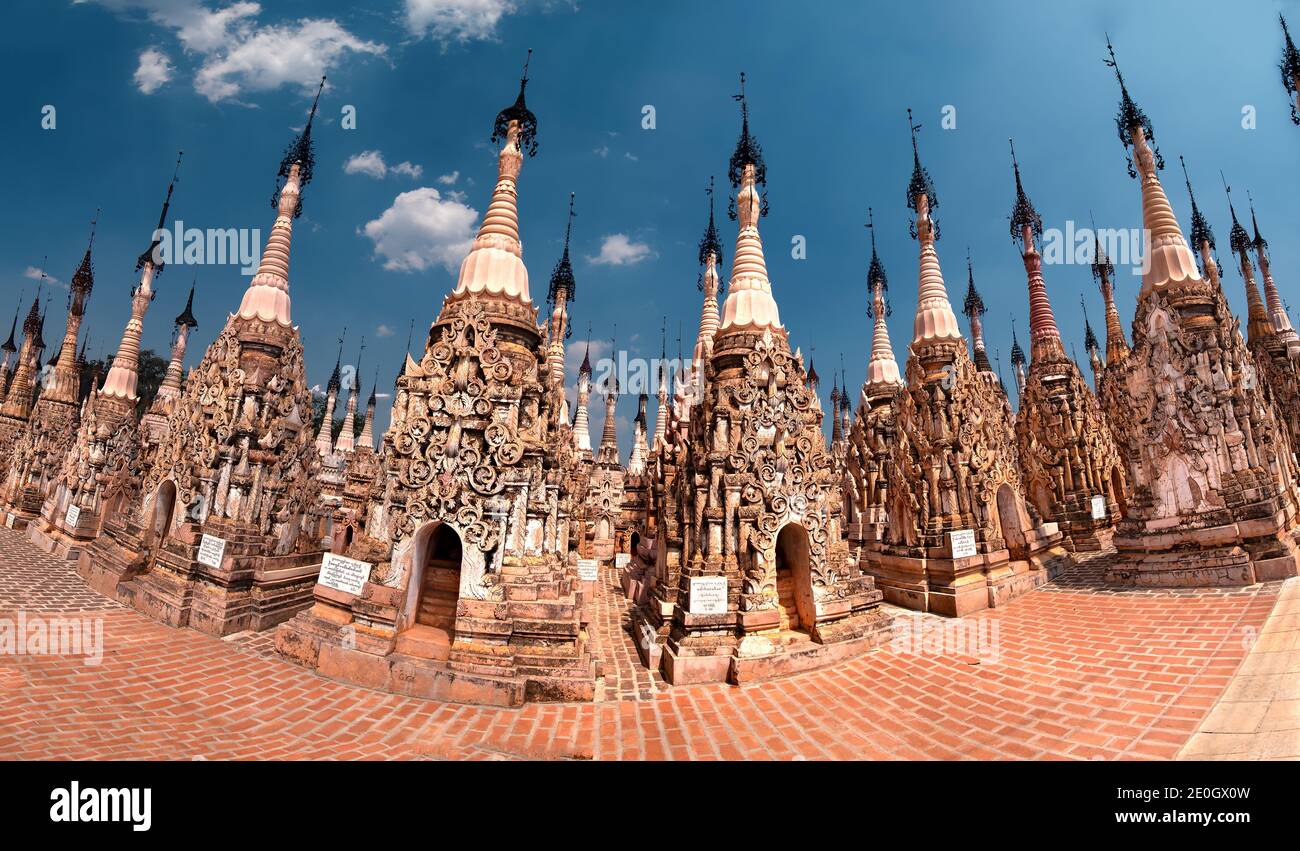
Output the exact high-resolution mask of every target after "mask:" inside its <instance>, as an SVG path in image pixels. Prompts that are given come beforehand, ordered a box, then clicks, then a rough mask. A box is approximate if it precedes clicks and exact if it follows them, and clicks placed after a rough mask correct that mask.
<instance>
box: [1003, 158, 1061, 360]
mask: <svg viewBox="0 0 1300 851" xmlns="http://www.w3.org/2000/svg"><path fill="white" fill-rule="evenodd" d="M1011 168H1012V170H1013V171H1014V172H1015V176H1016V206H1015V208H1014V209H1012V211H1011V239H1012V240H1013V241H1015V240H1019V241H1020V245H1021V248H1022V250H1023V253H1022V255H1021V256H1022V258H1023V259H1024V261H1025V274H1026V276H1027V277H1028V280H1029V357H1030V359H1031V360H1033V361H1037V360H1039V359H1040V358H1043V357H1055V358H1059V357H1063V356H1064V355H1065V350H1064V348H1063V347H1062V346H1061V332H1060V330H1059V329H1058V328H1057V327H1056V317H1055V316H1054V315H1053V314H1052V303H1051V301H1050V300H1049V299H1048V297H1047V283H1046V282H1045V281H1044V280H1043V256H1042V255H1041V254H1039V253H1038V249H1037V247H1035V245H1034V238H1035V237H1037V238H1039V239H1041V238H1042V236H1043V220H1042V217H1040V216H1039V215H1038V211H1037V210H1035V209H1034V205H1033V204H1032V203H1031V202H1030V200H1029V196H1027V195H1026V194H1025V187H1024V186H1023V185H1022V184H1021V182H1020V163H1019V162H1017V161H1016V146H1015V143H1014V142H1012V143H1011Z"/></svg>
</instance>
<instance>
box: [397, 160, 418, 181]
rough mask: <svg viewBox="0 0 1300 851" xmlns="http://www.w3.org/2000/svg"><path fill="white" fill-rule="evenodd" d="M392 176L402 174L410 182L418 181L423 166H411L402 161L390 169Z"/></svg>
mask: <svg viewBox="0 0 1300 851" xmlns="http://www.w3.org/2000/svg"><path fill="white" fill-rule="evenodd" d="M392 171H393V174H404V175H406V176H407V177H409V178H411V179H412V180H419V179H420V175H422V174H424V166H420V165H412V164H411V163H408V162H406V161H405V160H403V161H402V162H400V163H398V164H397V165H395V166H393V168H392Z"/></svg>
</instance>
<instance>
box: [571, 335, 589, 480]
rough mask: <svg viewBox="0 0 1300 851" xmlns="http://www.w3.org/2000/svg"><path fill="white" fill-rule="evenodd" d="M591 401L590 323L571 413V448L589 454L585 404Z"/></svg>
mask: <svg viewBox="0 0 1300 851" xmlns="http://www.w3.org/2000/svg"><path fill="white" fill-rule="evenodd" d="M590 401H591V325H590V323H588V325H587V342H586V343H585V344H584V346H583V350H582V365H581V366H579V367H578V409H577V411H576V412H575V413H574V415H573V448H574V449H576V450H577V451H578V452H579V453H580V454H584V455H586V456H590V455H591V425H590V422H589V421H588V414H587V405H588V404H589V403H590Z"/></svg>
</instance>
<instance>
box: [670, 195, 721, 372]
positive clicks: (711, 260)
mask: <svg viewBox="0 0 1300 851" xmlns="http://www.w3.org/2000/svg"><path fill="white" fill-rule="evenodd" d="M704 191H705V193H706V194H707V195H708V196H709V224H708V227H706V228H705V229H704V236H703V237H701V238H700V278H699V288H700V291H701V292H703V293H704V303H703V305H702V306H701V307H700V330H699V333H698V334H697V335H696V337H695V350H694V351H693V352H692V353H691V358H692V360H691V375H690V383H691V385H692V386H694V387H696V388H697V391H698V390H700V389H702V388H703V386H704V365H705V361H707V360H708V359H709V358H710V357H712V356H713V338H714V336H715V335H716V334H717V333H718V327H719V325H720V324H721V318H720V317H719V315H718V291H719V290H720V289H721V282H720V279H719V276H718V264H720V263H721V262H722V243H721V242H720V241H719V240H718V229H717V227H716V226H715V224H714V219H713V208H714V198H715V194H714V189H713V176H712V175H710V176H709V188H708V189H706V190H704ZM679 367H680V364H679Z"/></svg>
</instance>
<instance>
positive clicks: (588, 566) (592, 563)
mask: <svg viewBox="0 0 1300 851" xmlns="http://www.w3.org/2000/svg"><path fill="white" fill-rule="evenodd" d="M598 564H599V562H597V561H596V560H595V559H594V558H580V559H578V578H579V579H581V580H582V581H583V582H595V581H596V580H597V579H599V578H600V570H599V568H598V566H597V565H598Z"/></svg>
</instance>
